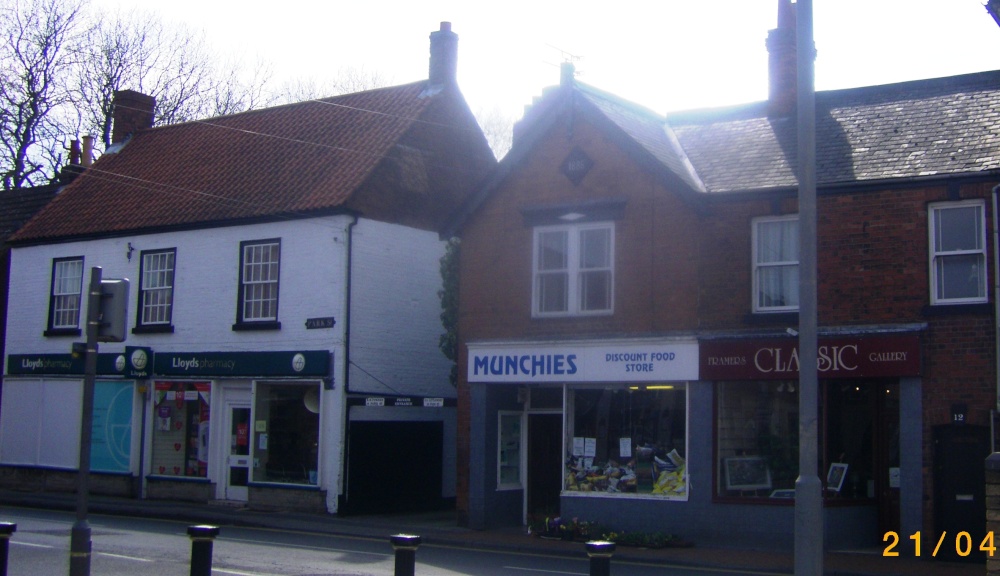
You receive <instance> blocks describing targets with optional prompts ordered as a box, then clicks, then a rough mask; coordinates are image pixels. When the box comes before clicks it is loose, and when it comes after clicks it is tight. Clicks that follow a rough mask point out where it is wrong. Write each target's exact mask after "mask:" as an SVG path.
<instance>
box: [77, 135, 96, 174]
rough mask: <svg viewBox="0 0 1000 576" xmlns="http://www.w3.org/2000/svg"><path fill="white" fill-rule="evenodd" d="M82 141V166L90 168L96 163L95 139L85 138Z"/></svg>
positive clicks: (91, 137)
mask: <svg viewBox="0 0 1000 576" xmlns="http://www.w3.org/2000/svg"><path fill="white" fill-rule="evenodd" d="M81 140H83V153H82V157H81V159H80V166H83V167H84V168H90V165H91V164H93V163H94V137H93V136H84V137H83V138H81Z"/></svg>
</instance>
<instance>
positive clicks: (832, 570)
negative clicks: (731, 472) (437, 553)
mask: <svg viewBox="0 0 1000 576" xmlns="http://www.w3.org/2000/svg"><path fill="white" fill-rule="evenodd" d="M7 506H14V507H28V508H49V509H59V510H75V508H76V496H75V495H74V494H66V493H50V492H46V493H42V492H14V491H0V521H3V508H4V507H7ZM89 511H90V512H91V513H94V514H110V515H126V516H141V517H153V518H162V519H169V520H176V521H181V522H189V523H191V524H212V525H216V526H220V527H221V528H222V537H224V536H225V527H226V526H244V527H258V528H274V529H281V530H298V531H304V532H314V533H320V534H334V535H345V536H362V537H368V538H384V539H385V540H386V546H387V549H388V539H389V536H391V535H393V534H400V533H406V534H416V535H419V536H421V538H422V542H423V545H447V546H461V547H468V548H485V549H493V550H506V551H514V552H531V553H541V554H562V555H576V556H580V557H585V556H586V553H585V551H584V544H583V543H581V542H563V541H560V540H547V539H543V538H539V537H537V536H532V535H528V534H527V533H526V532H525V530H524V529H523V528H515V527H512V528H498V529H491V530H469V529H467V528H462V527H460V526H458V525H457V524H456V522H455V516H454V512H451V511H445V512H434V513H423V514H405V515H376V516H348V517H341V516H332V515H321V514H302V513H285V512H259V511H253V510H248V509H246V508H243V507H234V506H228V505H217V504H209V505H199V504H192V503H186V502H172V501H161V500H135V499H129V498H114V497H107V496H92V497H91V498H90V504H89ZM16 536H17V535H16V534H15V539H16ZM791 544H792V543H789V548H788V550H787V551H765V550H746V549H729V548H706V547H701V546H698V545H697V542H695V543H694V546H692V547H690V548H663V549H656V550H653V549H643V548H632V547H625V546H619V547H618V548H617V550H616V551H615V555H614V557H613V558H612V570H614V564H615V561H625V560H630V561H639V562H644V563H659V564H663V565H664V566H669V565H679V566H689V567H703V568H733V569H739V570H745V571H752V572H759V573H774V574H791V573H792V572H793V566H794V557H793V552H792V548H791ZM419 562H420V555H419V551H418V553H417V563H418V567H419ZM823 566H824V571H825V573H826V574H834V575H845V576H847V575H850V576H875V575H879V576H883V575H901V576H902V575H906V576H973V575H975V576H982V575H983V574H985V573H986V566H985V564H983V563H952V562H943V561H940V560H934V559H930V558H913V557H909V558H907V557H904V555H903V554H902V553H900V556H899V557H895V558H887V557H883V556H882V549H881V548H878V549H874V548H873V549H870V550H855V551H851V550H835V551H827V552H826V554H825V556H824V563H823Z"/></svg>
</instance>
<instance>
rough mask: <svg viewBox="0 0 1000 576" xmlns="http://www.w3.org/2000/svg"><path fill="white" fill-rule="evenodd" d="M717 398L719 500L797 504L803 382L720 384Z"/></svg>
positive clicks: (717, 388)
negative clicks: (782, 500) (784, 500)
mask: <svg viewBox="0 0 1000 576" xmlns="http://www.w3.org/2000/svg"><path fill="white" fill-rule="evenodd" d="M716 398H717V402H718V404H717V408H718V418H717V420H716V426H717V431H716V443H717V444H716V449H717V454H718V458H719V462H718V466H717V468H716V470H717V474H716V476H717V490H718V494H720V495H723V496H731V497H740V498H789V499H794V497H795V479H796V478H797V477H798V475H799V391H798V382H795V381H767V382H720V383H719V384H718V385H717V387H716Z"/></svg>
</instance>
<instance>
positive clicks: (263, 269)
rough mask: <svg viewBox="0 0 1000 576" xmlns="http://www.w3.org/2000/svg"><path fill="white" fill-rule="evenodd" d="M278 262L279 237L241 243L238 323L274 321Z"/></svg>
mask: <svg viewBox="0 0 1000 576" xmlns="http://www.w3.org/2000/svg"><path fill="white" fill-rule="evenodd" d="M280 262H281V241H280V240H264V241H259V242H243V243H242V244H241V245H240V306H239V319H238V320H239V321H240V322H266V321H277V319H278V276H279V272H280V270H279V264H280Z"/></svg>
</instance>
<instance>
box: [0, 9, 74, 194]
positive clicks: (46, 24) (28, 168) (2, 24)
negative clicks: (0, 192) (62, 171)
mask: <svg viewBox="0 0 1000 576" xmlns="http://www.w3.org/2000/svg"><path fill="white" fill-rule="evenodd" d="M80 10H81V5H80V4H79V3H76V2H64V1H63V0H23V1H22V0H3V1H2V3H0V35H2V37H0V41H2V46H0V137H2V140H3V149H2V158H0V163H2V174H3V188H4V190H10V189H13V188H21V187H23V186H32V185H36V184H40V183H41V182H42V181H46V180H49V179H51V178H52V177H54V176H55V170H54V167H58V165H59V164H60V163H61V158H62V152H63V150H62V144H61V138H60V133H61V128H60V126H59V123H58V119H57V118H56V114H55V111H56V110H57V109H58V108H59V107H60V106H61V105H63V104H64V103H65V102H66V96H67V95H66V91H65V89H64V84H63V83H62V81H63V80H64V78H65V76H66V75H67V74H68V71H69V69H70V68H71V66H72V65H73V63H74V59H73V57H74V54H73V52H72V51H71V50H70V44H71V43H72V41H73V40H74V35H75V33H76V30H77V27H78V24H79V20H80Z"/></svg>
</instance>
